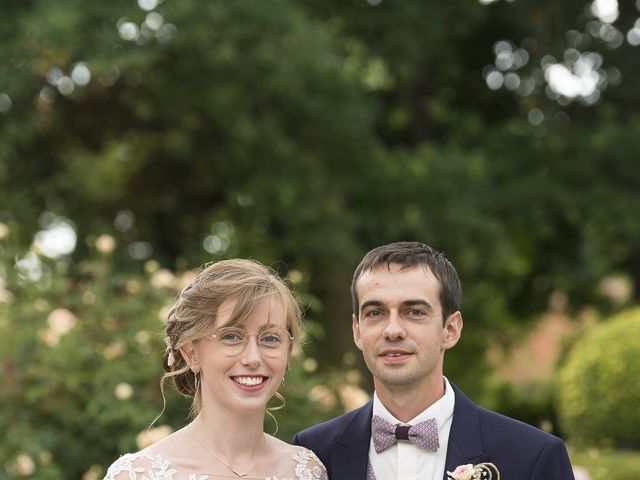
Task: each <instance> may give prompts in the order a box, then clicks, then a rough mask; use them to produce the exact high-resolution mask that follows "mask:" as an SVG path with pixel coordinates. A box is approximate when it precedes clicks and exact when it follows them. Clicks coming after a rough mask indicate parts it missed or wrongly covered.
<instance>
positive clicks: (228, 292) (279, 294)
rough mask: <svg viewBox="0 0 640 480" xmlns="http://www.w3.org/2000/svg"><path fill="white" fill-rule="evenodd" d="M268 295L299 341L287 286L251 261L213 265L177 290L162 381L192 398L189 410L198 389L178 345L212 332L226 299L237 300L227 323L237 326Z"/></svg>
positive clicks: (169, 320) (292, 299)
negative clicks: (282, 312) (279, 306)
mask: <svg viewBox="0 0 640 480" xmlns="http://www.w3.org/2000/svg"><path fill="white" fill-rule="evenodd" d="M265 297H269V298H271V299H275V301H276V302H278V303H280V305H281V306H282V307H283V310H284V312H285V315H286V319H287V330H288V331H289V333H290V334H291V336H292V337H293V338H294V342H299V341H300V333H301V330H300V321H301V312H300V307H299V305H298V302H297V301H296V299H295V297H294V296H293V293H292V292H291V290H290V289H289V287H288V286H287V284H286V283H285V282H284V281H283V280H282V279H281V278H280V277H279V276H278V275H277V274H276V273H275V272H274V271H273V270H271V269H270V268H268V267H266V266H264V265H262V264H261V263H259V262H256V261H253V260H243V259H231V260H222V261H219V262H216V263H213V264H211V265H209V266H207V267H206V268H204V269H203V270H202V271H200V272H199V273H198V274H197V275H196V276H195V278H194V279H193V280H192V281H191V283H189V285H187V286H186V287H185V288H184V289H183V290H182V291H181V292H180V293H179V294H178V298H177V300H176V303H175V304H174V305H173V307H172V308H171V310H170V311H169V314H168V315H167V318H166V320H165V323H166V327H165V334H166V337H165V343H166V345H167V349H166V351H165V354H164V358H163V367H164V371H165V373H164V375H163V376H162V380H161V389H162V391H163V396H164V382H165V381H166V380H167V379H169V378H170V379H172V380H173V384H174V386H175V388H176V390H177V391H178V392H179V393H180V394H181V395H184V396H188V397H193V405H192V413H194V414H197V413H198V412H199V411H200V404H201V393H200V388H199V386H198V385H197V384H196V381H195V378H194V375H193V372H192V371H191V369H190V367H189V364H188V363H187V361H186V359H185V358H183V356H182V354H181V353H180V348H181V347H183V346H185V345H188V344H189V343H191V342H194V341H197V340H199V339H201V338H204V337H205V336H206V335H208V334H210V333H211V327H212V326H213V325H214V323H215V322H216V318H217V313H218V308H219V307H220V305H221V304H222V303H224V302H225V301H226V300H228V299H231V298H233V299H235V300H236V304H235V307H234V310H233V313H232V314H231V318H230V321H229V322H228V323H227V325H237V324H239V323H242V322H243V321H244V320H245V319H247V318H248V317H249V316H250V315H251V313H252V312H253V310H254V308H255V307H256V305H257V303H258V301H259V300H261V299H263V298H265Z"/></svg>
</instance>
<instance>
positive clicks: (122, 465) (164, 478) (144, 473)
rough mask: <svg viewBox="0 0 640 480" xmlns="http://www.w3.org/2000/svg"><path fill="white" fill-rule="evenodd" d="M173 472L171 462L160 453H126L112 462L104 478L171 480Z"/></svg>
mask: <svg viewBox="0 0 640 480" xmlns="http://www.w3.org/2000/svg"><path fill="white" fill-rule="evenodd" d="M175 474H176V470H175V469H174V468H173V467H172V466H171V463H169V461H168V460H167V459H166V458H163V457H162V456H161V455H140V454H136V453H126V454H124V455H123V456H121V457H120V458H119V459H118V460H116V461H115V462H113V464H112V465H111V466H110V467H109V470H107V475H106V476H105V477H104V480H145V479H148V478H153V479H154V480H173V476H174V475H175ZM189 478H190V479H191V478H192V477H189ZM194 480H195V478H194Z"/></svg>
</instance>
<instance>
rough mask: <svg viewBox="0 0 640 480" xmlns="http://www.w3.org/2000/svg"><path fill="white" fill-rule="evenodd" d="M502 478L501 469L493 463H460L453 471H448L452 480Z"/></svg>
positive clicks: (491, 479)
mask: <svg viewBox="0 0 640 480" xmlns="http://www.w3.org/2000/svg"><path fill="white" fill-rule="evenodd" d="M494 474H495V480H500V471H499V470H498V468H497V467H496V466H495V465H494V464H493V463H479V464H477V465H472V464H470V463H468V464H466V465H459V466H458V467H456V469H455V470H454V471H453V472H447V476H448V477H449V478H450V479H451V480H493V478H494V477H493V475H494Z"/></svg>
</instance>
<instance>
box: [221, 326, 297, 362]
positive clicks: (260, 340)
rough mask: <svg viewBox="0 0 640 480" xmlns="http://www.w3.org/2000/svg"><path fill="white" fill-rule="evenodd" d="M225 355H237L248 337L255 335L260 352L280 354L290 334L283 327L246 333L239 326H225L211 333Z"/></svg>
mask: <svg viewBox="0 0 640 480" xmlns="http://www.w3.org/2000/svg"><path fill="white" fill-rule="evenodd" d="M212 336H213V337H214V338H215V339H216V341H217V343H218V344H219V345H220V347H221V348H222V349H223V350H224V352H225V353H226V354H227V355H230V356H231V355H239V354H240V353H242V351H243V350H244V348H245V346H246V344H247V341H248V340H249V337H256V342H257V344H258V348H259V349H260V352H261V353H262V354H264V355H267V356H273V355H280V354H281V353H282V352H283V351H286V350H287V348H289V343H290V342H291V335H290V334H289V332H288V331H287V330H285V329H283V328H276V329H269V330H265V331H263V332H259V333H253V334H248V333H246V332H245V331H244V330H242V329H240V328H234V327H228V328H227V327H225V328H221V329H220V330H218V331H217V332H216V333H215V334H214V335H212Z"/></svg>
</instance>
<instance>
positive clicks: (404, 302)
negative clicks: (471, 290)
mask: <svg viewBox="0 0 640 480" xmlns="http://www.w3.org/2000/svg"><path fill="white" fill-rule="evenodd" d="M356 288H357V293H358V299H359V305H358V310H359V312H358V313H359V316H358V318H356V316H355V315H354V317H353V335H354V340H355V343H356V345H357V346H358V348H359V349H360V350H362V352H363V355H364V360H365V362H366V364H367V366H368V367H369V370H370V371H371V373H372V374H373V377H374V384H375V387H376V390H377V391H384V390H386V391H390V392H391V391H393V390H394V389H395V388H400V387H402V388H403V389H404V388H407V387H409V388H411V389H413V388H415V389H416V391H419V390H422V389H424V388H430V387H431V386H433V385H438V384H439V385H442V363H443V356H444V352H445V351H446V350H447V349H449V348H451V347H453V346H454V345H455V344H456V343H457V341H458V339H459V337H460V330H461V328H462V318H461V317H460V313H459V312H455V313H454V314H452V315H451V316H449V318H447V319H446V320H445V322H444V325H443V316H442V315H443V314H442V306H441V304H440V288H441V286H440V282H439V281H438V279H436V277H435V276H434V275H433V273H432V272H431V271H430V270H429V269H428V268H427V267H423V266H418V267H416V268H411V269H405V270H402V269H401V268H400V265H397V264H391V265H390V268H387V266H386V265H383V266H381V267H378V268H376V269H374V270H371V271H367V272H364V273H363V274H362V276H361V277H360V278H359V279H358V281H357V284H356Z"/></svg>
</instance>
